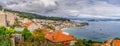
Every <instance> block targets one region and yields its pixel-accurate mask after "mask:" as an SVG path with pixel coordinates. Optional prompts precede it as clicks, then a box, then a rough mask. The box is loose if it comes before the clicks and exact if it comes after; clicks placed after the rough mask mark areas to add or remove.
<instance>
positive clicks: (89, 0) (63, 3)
mask: <svg viewBox="0 0 120 46" xmlns="http://www.w3.org/2000/svg"><path fill="white" fill-rule="evenodd" d="M117 1H118V0H115V1H112V0H101V1H100V0H4V1H2V0H0V2H2V4H4V5H5V6H4V7H5V8H9V9H14V10H20V11H25V12H33V13H37V14H45V15H51V16H61V17H76V18H81V17H86V18H87V17H88V18H120V6H119V5H118V4H117Z"/></svg>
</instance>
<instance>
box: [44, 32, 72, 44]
mask: <svg viewBox="0 0 120 46" xmlns="http://www.w3.org/2000/svg"><path fill="white" fill-rule="evenodd" d="M45 38H46V39H48V40H50V41H51V42H67V41H71V40H74V37H73V36H71V35H65V34H63V33H62V31H57V32H54V33H50V34H48V35H46V36H45Z"/></svg>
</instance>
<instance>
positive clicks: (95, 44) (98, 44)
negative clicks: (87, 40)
mask: <svg viewBox="0 0 120 46" xmlns="http://www.w3.org/2000/svg"><path fill="white" fill-rule="evenodd" d="M93 46H101V44H100V43H94V44H93Z"/></svg>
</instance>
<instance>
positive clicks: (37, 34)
mask: <svg viewBox="0 0 120 46" xmlns="http://www.w3.org/2000/svg"><path fill="white" fill-rule="evenodd" d="M33 36H34V39H35V41H38V42H40V41H45V37H44V36H45V34H44V33H43V32H42V31H41V30H40V29H36V30H35V31H34V32H33Z"/></svg>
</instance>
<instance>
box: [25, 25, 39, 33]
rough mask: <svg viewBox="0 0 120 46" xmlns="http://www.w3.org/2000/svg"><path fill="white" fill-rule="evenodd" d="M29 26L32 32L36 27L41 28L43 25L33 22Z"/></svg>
mask: <svg viewBox="0 0 120 46" xmlns="http://www.w3.org/2000/svg"><path fill="white" fill-rule="evenodd" d="M27 28H28V30H30V32H33V31H34V30H35V29H38V28H41V25H40V24H39V23H31V24H30V25H29V26H28V27H27Z"/></svg>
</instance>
